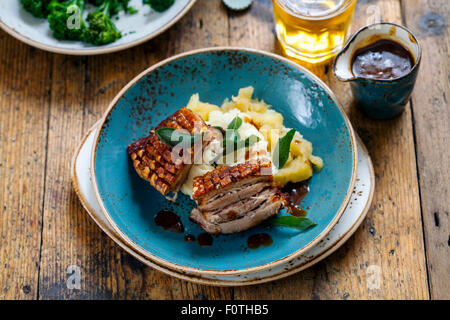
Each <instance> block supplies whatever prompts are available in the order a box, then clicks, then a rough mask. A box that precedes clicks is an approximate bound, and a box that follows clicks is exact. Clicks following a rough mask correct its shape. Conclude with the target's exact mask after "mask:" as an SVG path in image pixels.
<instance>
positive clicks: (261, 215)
mask: <svg viewBox="0 0 450 320" xmlns="http://www.w3.org/2000/svg"><path fill="white" fill-rule="evenodd" d="M193 198H194V200H195V201H196V202H197V205H198V209H194V210H192V213H191V217H190V218H191V220H193V221H194V222H196V223H197V224H199V225H200V226H201V227H202V228H203V229H204V230H205V231H206V232H209V233H212V234H229V233H235V232H240V231H244V230H247V229H249V228H251V227H253V226H256V225H257V224H259V223H261V222H262V221H264V220H266V219H267V218H270V217H272V216H274V215H276V214H277V213H278V211H279V210H280V209H281V208H283V207H284V206H286V205H287V195H286V194H284V193H282V192H281V190H280V186H279V185H278V184H276V183H275V182H273V177H272V174H271V162H270V160H266V159H258V160H250V161H247V162H245V163H242V164H238V165H236V166H232V167H229V166H224V167H220V168H217V169H215V170H213V171H210V172H208V173H206V174H205V175H203V176H200V177H196V178H195V179H194V188H193Z"/></svg>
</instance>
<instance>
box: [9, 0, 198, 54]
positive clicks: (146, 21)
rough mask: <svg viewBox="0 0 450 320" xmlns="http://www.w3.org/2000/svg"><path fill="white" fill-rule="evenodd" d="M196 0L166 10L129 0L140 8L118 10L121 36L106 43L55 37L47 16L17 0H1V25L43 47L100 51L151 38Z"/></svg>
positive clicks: (180, 0) (75, 51)
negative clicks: (128, 11) (129, 11)
mask: <svg viewBox="0 0 450 320" xmlns="http://www.w3.org/2000/svg"><path fill="white" fill-rule="evenodd" d="M195 1H196V0H175V3H174V4H173V5H172V6H171V7H170V8H169V9H168V10H167V11H165V12H162V13H158V12H156V11H154V10H152V9H151V8H150V7H149V6H148V5H143V4H142V0H131V1H130V5H131V6H133V7H134V8H136V9H138V10H139V12H138V13H136V14H125V13H124V12H120V14H119V20H116V19H114V18H113V21H114V23H115V24H116V26H117V28H118V29H119V30H120V31H121V32H122V34H123V36H122V38H121V39H119V40H118V41H116V42H114V43H110V44H108V45H105V46H92V45H89V44H85V43H83V42H81V41H61V40H57V39H55V38H54V37H53V36H52V32H51V30H50V28H49V26H48V22H47V20H46V19H39V18H35V17H33V15H32V14H31V13H28V12H27V11H25V10H24V9H23V8H22V5H21V3H20V0H1V1H0V27H1V28H2V29H3V30H5V31H6V32H8V33H9V34H10V35H12V36H13V37H15V38H17V39H19V40H20V41H23V42H25V43H27V44H29V45H32V46H34V47H37V48H39V49H42V50H46V51H51V52H56V53H64V54H73V55H95V54H103V53H110V52H115V51H119V50H123V49H127V48H130V47H132V46H136V45H138V44H140V43H142V42H144V41H147V40H149V39H152V38H153V37H155V36H157V35H158V34H160V33H161V32H163V31H165V30H166V29H167V28H169V27H170V26H172V25H173V24H174V23H175V22H177V21H178V20H179V19H180V18H181V17H182V16H183V15H184V14H185V13H186V12H187V11H188V10H189V9H190V8H191V7H192V5H193V4H194V3H195Z"/></svg>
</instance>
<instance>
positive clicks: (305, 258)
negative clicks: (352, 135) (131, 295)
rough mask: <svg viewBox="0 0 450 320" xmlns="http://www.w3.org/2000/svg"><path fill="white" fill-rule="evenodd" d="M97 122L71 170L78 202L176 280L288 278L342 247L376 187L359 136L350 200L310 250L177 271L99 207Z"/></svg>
mask: <svg viewBox="0 0 450 320" xmlns="http://www.w3.org/2000/svg"><path fill="white" fill-rule="evenodd" d="M97 125H98V123H97V124H96V125H94V127H93V128H92V129H91V130H90V131H89V132H88V133H87V135H86V136H85V138H84V139H83V140H82V142H81V144H80V146H79V148H78V149H77V151H76V152H75V155H74V158H73V163H72V169H71V170H72V182H73V185H74V188H75V190H76V192H77V194H78V196H79V198H80V201H81V203H82V204H83V206H84V208H85V209H86V210H87V212H88V213H89V215H90V216H91V218H92V219H93V220H94V221H95V222H96V223H97V225H98V226H99V227H100V228H101V229H102V230H103V231H104V232H105V233H106V234H107V235H108V236H109V237H110V238H111V239H113V240H114V241H115V242H116V243H117V244H118V245H120V246H121V247H122V248H123V249H124V250H125V251H127V252H128V253H129V254H131V255H132V256H134V257H135V258H136V259H138V260H140V261H141V262H143V263H144V264H146V265H148V266H150V267H153V268H155V269H157V270H159V271H161V272H164V273H166V274H168V275H171V276H174V277H176V278H179V279H183V280H187V281H192V282H195V283H200V284H207V285H215V286H242V285H251V284H257V283H263V282H268V281H273V280H276V279H280V278H284V277H287V276H289V275H292V274H294V273H296V272H299V271H301V270H304V269H306V268H308V267H310V266H312V265H314V264H316V263H317V262H319V261H321V260H322V259H324V258H326V257H328V256H329V255H330V254H331V253H333V252H334V251H336V250H337V249H338V248H339V247H340V246H342V245H343V244H344V243H345V242H346V241H347V240H348V239H349V238H350V236H351V235H352V234H353V233H354V232H355V231H356V230H357V228H358V227H359V225H360V224H361V223H362V221H363V220H364V217H365V216H366V214H367V210H368V209H369V207H370V204H371V202H372V196H373V192H374V187H375V180H374V179H375V178H374V171H373V166H372V162H371V160H370V156H369V154H368V152H367V150H366V148H365V147H364V145H363V144H362V142H361V140H360V139H359V138H358V139H357V152H358V165H357V170H356V184H355V189H354V192H353V195H352V198H351V200H350V203H349V205H348V206H347V208H346V210H345V211H344V213H343V215H342V217H341V218H340V220H339V222H338V223H337V224H336V225H335V226H334V228H333V229H332V230H331V231H330V233H329V234H328V235H327V236H326V237H325V238H324V240H322V241H321V242H319V244H318V245H316V246H315V247H314V248H312V249H310V250H309V251H308V252H307V253H305V254H303V255H300V256H299V257H297V258H295V259H293V260H291V261H288V262H286V263H284V264H282V265H280V266H277V267H275V268H272V269H268V270H263V271H258V272H251V273H246V274H239V275H214V274H201V275H198V274H195V275H194V274H189V273H188V272H182V271H180V270H172V269H168V268H167V267H164V266H161V265H158V264H156V263H154V262H152V261H149V260H148V259H146V258H144V257H143V256H141V255H140V254H138V253H137V252H136V251H134V250H133V249H131V248H130V247H129V246H127V245H126V244H125V242H124V241H123V240H122V239H121V238H120V236H119V235H118V234H117V233H116V232H115V231H114V229H113V227H112V226H111V225H110V224H109V222H108V220H107V219H106V217H105V216H104V215H103V213H102V211H101V209H100V206H99V204H98V201H97V199H96V197H95V195H94V191H93V187H92V183H91V176H90V158H91V151H92V144H93V142H94V137H95V133H96V130H97Z"/></svg>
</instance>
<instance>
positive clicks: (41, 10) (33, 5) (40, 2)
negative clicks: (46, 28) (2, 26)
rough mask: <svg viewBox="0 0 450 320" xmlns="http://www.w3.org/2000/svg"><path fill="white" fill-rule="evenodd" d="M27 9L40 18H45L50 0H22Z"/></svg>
mask: <svg viewBox="0 0 450 320" xmlns="http://www.w3.org/2000/svg"><path fill="white" fill-rule="evenodd" d="M20 2H21V3H22V6H23V8H24V9H25V10H27V11H28V12H30V13H31V14H32V15H33V16H35V17H38V18H45V17H46V16H47V14H48V10H47V6H48V4H49V3H50V0H20Z"/></svg>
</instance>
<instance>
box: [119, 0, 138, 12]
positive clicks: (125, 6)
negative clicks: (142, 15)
mask: <svg viewBox="0 0 450 320" xmlns="http://www.w3.org/2000/svg"><path fill="white" fill-rule="evenodd" d="M119 2H120V3H121V4H122V8H123V11H125V12H126V13H130V14H133V13H137V12H138V10H137V9H135V8H134V7H132V6H130V5H129V3H130V0H119Z"/></svg>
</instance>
